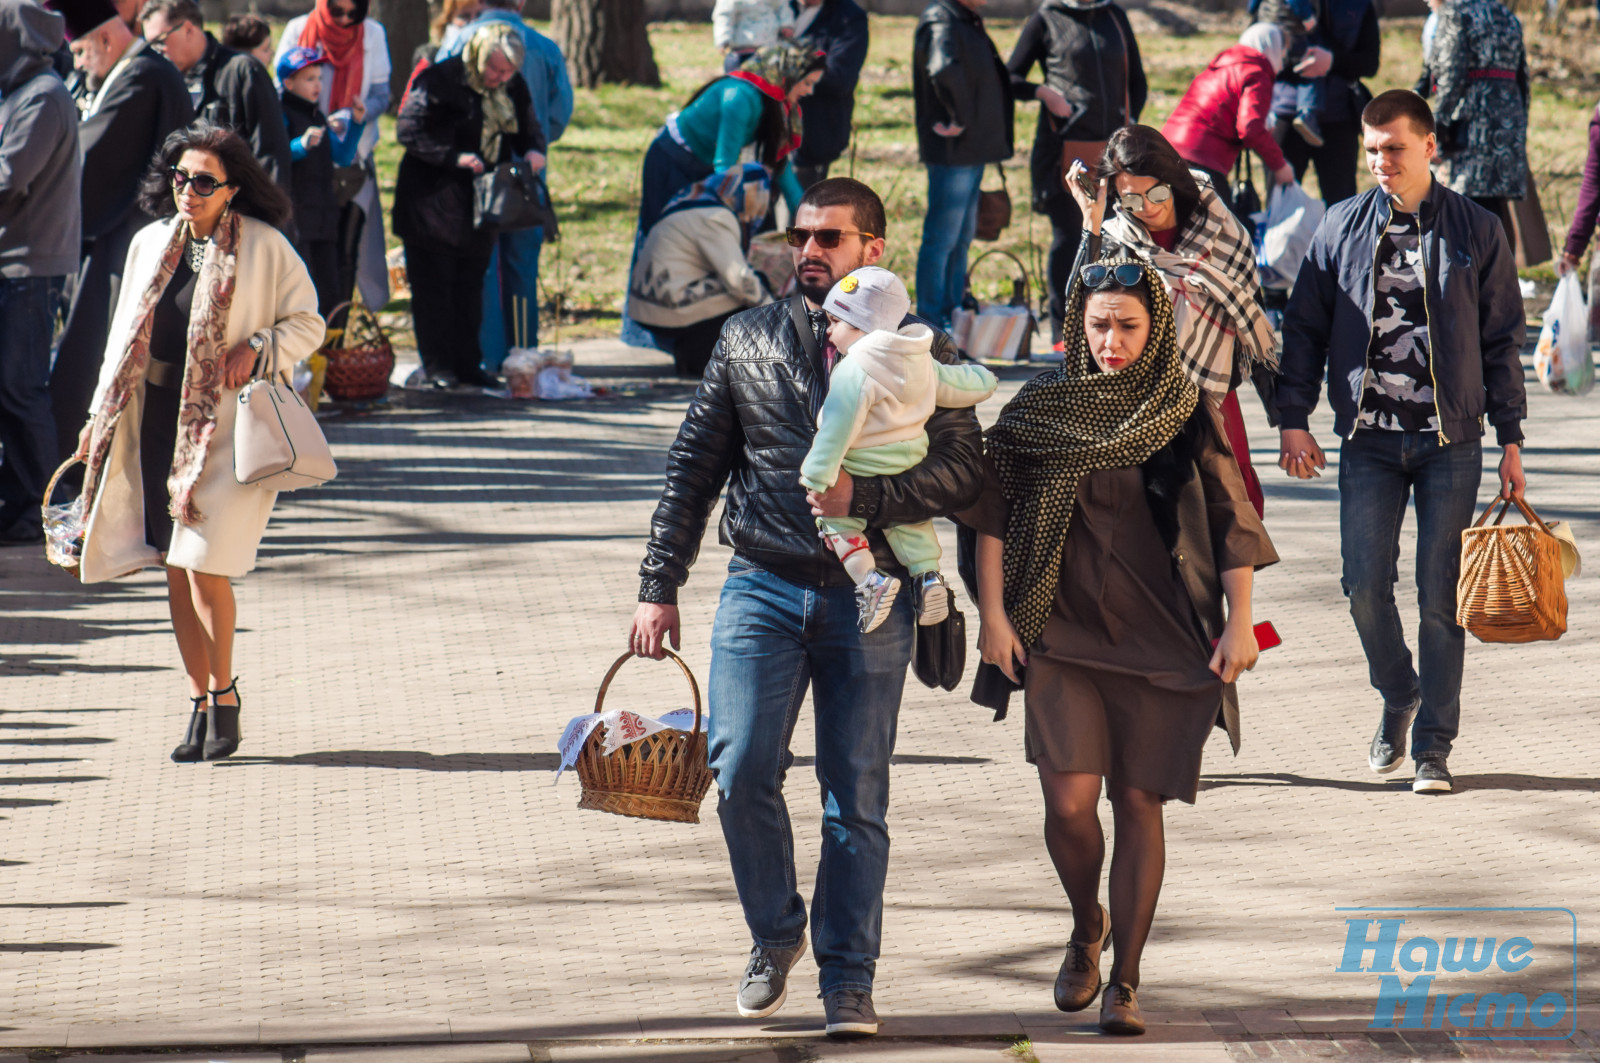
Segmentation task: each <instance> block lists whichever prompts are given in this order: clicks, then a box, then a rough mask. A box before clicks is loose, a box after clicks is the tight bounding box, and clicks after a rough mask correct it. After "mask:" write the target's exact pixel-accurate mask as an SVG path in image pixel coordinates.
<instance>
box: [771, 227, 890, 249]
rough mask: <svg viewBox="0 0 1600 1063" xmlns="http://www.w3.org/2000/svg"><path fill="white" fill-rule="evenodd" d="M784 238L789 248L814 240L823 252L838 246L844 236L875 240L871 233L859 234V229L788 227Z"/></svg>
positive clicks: (801, 245) (804, 244) (802, 245)
mask: <svg viewBox="0 0 1600 1063" xmlns="http://www.w3.org/2000/svg"><path fill="white" fill-rule="evenodd" d="M784 236H785V237H787V238H788V240H789V246H790V247H804V246H806V244H807V243H808V242H809V241H812V240H815V241H816V242H817V246H818V247H820V248H822V249H823V250H824V251H832V250H833V249H834V248H836V247H838V246H839V241H840V240H842V239H844V238H845V237H846V236H859V237H861V239H863V240H876V239H877V237H876V236H873V235H872V234H871V233H864V232H861V231H860V230H859V229H796V228H794V227H793V226H790V227H789V228H788V229H786V230H784Z"/></svg>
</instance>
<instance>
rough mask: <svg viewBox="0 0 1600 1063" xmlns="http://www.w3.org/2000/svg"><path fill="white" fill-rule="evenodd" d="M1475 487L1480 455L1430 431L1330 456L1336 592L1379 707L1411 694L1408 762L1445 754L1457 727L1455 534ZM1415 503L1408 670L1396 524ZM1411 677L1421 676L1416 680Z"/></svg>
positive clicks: (1376, 434) (1355, 442) (1367, 441)
mask: <svg viewBox="0 0 1600 1063" xmlns="http://www.w3.org/2000/svg"><path fill="white" fill-rule="evenodd" d="M1482 479H1483V446H1482V444H1481V443H1480V442H1479V441H1478V440H1476V439H1474V440H1471V441H1469V442H1464V443H1452V444H1450V445H1448V446H1444V445H1441V444H1440V443H1439V437H1438V436H1437V435H1435V434H1433V433H1431V432H1388V431H1381V430H1375V429H1361V430H1358V431H1357V432H1356V433H1355V435H1354V436H1352V437H1351V438H1349V439H1347V440H1345V442H1344V446H1343V448H1342V449H1341V450H1340V453H1339V536H1340V551H1341V553H1342V555H1343V558H1344V579H1343V580H1342V581H1341V582H1342V585H1343V587H1344V593H1345V596H1346V597H1347V598H1349V599H1350V615H1351V617H1352V618H1354V620H1355V622H1356V633H1357V634H1358V635H1359V636H1360V637H1361V648H1362V650H1363V651H1364V652H1365V653H1366V655H1367V668H1368V671H1369V673H1370V675H1371V680H1372V686H1373V688H1374V689H1376V690H1377V691H1378V693H1380V694H1382V695H1383V701H1384V704H1385V705H1388V706H1392V707H1394V708H1404V707H1406V706H1408V705H1410V704H1411V703H1412V702H1414V701H1415V700H1416V699H1417V697H1418V696H1419V695H1420V696H1421V698H1422V707H1421V708H1420V709H1419V710H1418V712H1417V719H1416V724H1415V726H1414V727H1413V728H1412V731H1411V755H1412V757H1413V758H1416V757H1420V756H1422V755H1423V754H1425V753H1436V754H1440V755H1448V754H1449V752H1450V744H1451V742H1452V741H1454V739H1455V737H1456V733H1457V732H1458V731H1459V730H1460V725H1461V669H1462V659H1463V657H1464V655H1465V653H1466V632H1465V631H1463V630H1462V629H1461V627H1460V625H1458V624H1457V623H1456V580H1457V579H1458V578H1459V576H1460V574H1461V532H1462V531H1463V530H1464V529H1465V528H1466V527H1467V526H1468V525H1469V524H1471V523H1472V514H1473V510H1474V509H1475V508H1476V506H1477V504H1478V484H1479V482H1480V481H1481V480H1482ZM1413 492H1415V494H1416V500H1417V605H1418V607H1419V610H1420V612H1421V614H1422V615H1421V618H1420V621H1419V622H1418V624H1417V656H1418V660H1419V664H1420V667H1419V668H1413V667H1412V663H1411V651H1410V649H1408V648H1407V646H1406V641H1405V632H1404V631H1403V630H1402V629H1401V627H1400V610H1399V609H1398V608H1396V607H1395V602H1394V585H1395V583H1396V581H1398V580H1399V578H1400V571H1399V559H1400V525H1401V523H1402V522H1403V521H1404V519H1405V514H1406V500H1407V498H1408V497H1409V496H1410V495H1411V494H1412V493H1413ZM1419 672H1420V675H1419Z"/></svg>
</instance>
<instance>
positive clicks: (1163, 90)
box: [378, 13, 1595, 343]
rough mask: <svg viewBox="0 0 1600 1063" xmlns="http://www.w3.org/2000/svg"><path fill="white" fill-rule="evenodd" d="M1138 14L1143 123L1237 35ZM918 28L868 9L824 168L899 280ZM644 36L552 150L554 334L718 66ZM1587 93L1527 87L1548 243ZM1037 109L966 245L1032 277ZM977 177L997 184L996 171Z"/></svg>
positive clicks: (1397, 53) (387, 175) (1040, 224)
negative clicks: (869, 197) (870, 209)
mask: <svg viewBox="0 0 1600 1063" xmlns="http://www.w3.org/2000/svg"><path fill="white" fill-rule="evenodd" d="M1134 18H1135V28H1136V30H1137V31H1138V32H1139V48H1140V51H1141V52H1142V54H1143V57H1144V63H1145V69H1146V72H1147V74H1148V76H1149V79H1150V84H1151V94H1150V102H1149V104H1148V105H1147V106H1146V108H1145V112H1144V114H1143V116H1142V119H1143V121H1144V122H1145V123H1146V124H1149V125H1154V126H1157V127H1159V126H1160V125H1161V124H1162V123H1163V122H1164V121H1165V120H1166V117H1167V115H1168V114H1169V113H1171V111H1172V108H1173V107H1174V106H1175V105H1176V104H1177V102H1178V100H1179V98H1180V97H1181V96H1182V95H1183V92H1184V90H1185V89H1186V88H1187V87H1188V85H1189V82H1190V81H1191V80H1192V79H1193V78H1194V76H1195V75H1196V74H1198V73H1199V72H1200V71H1201V70H1202V69H1204V67H1205V66H1206V64H1207V63H1208V62H1209V61H1210V59H1211V57H1212V56H1213V55H1215V54H1216V53H1217V52H1219V51H1221V50H1222V49H1223V48H1226V47H1228V46H1229V45H1230V44H1232V43H1233V41H1234V36H1233V35H1232V34H1225V33H1195V34H1192V35H1189V36H1182V37H1179V36H1175V35H1173V34H1171V33H1169V32H1167V31H1164V30H1161V29H1159V28H1157V27H1156V26H1155V24H1154V23H1151V22H1150V21H1148V20H1146V19H1144V18H1143V17H1142V16H1141V15H1139V14H1137V13H1136V14H1135V16H1134ZM1241 18H1242V16H1241ZM915 25H916V20H915V19H912V18H900V17H894V18H890V17H877V16H873V17H872V47H871V51H870V52H869V54H868V57H867V63H866V66H865V68H864V69H863V71H862V77H861V85H860V87H859V88H858V89H857V93H856V112H855V122H856V130H855V143H854V145H853V148H852V150H851V152H848V153H847V154H846V155H845V157H844V158H842V159H840V160H839V162H838V163H837V164H836V165H835V166H834V168H833V173H834V174H836V175H847V176H854V177H856V178H858V179H860V180H863V181H866V182H867V183H868V184H870V185H872V186H873V187H874V188H876V189H877V190H878V192H879V194H880V195H882V196H883V198H884V203H885V205H886V206H887V208H888V213H889V237H890V239H889V253H888V256H887V262H886V263H885V264H886V265H887V266H888V268H890V269H893V270H895V271H896V272H898V273H899V274H900V275H901V277H902V278H903V279H904V280H905V281H906V283H907V286H908V287H912V282H913V281H914V273H915V265H916V257H917V244H918V240H919V236H920V232H921V227H922V215H923V210H924V208H925V206H926V194H927V185H926V178H925V177H924V172H923V170H922V168H921V166H920V164H919V163H918V159H917V146H916V135H915V131H914V129H913V127H912V100H911V73H910V69H909V66H910V58H911V36H912V31H913V29H914V27H915ZM988 27H989V31H990V34H991V35H992V36H993V37H994V40H995V43H996V45H997V46H998V47H999V48H1000V51H1001V54H1002V55H1005V54H1009V51H1010V48H1011V45H1012V43H1013V42H1014V41H1015V39H1016V36H1017V34H1018V32H1019V31H1020V29H1021V24H1020V23H1018V22H1014V21H1003V20H994V21H990V22H989V23H988ZM546 28H547V27H545V26H542V25H541V26H540V29H546ZM1420 35H1421V20H1420V19H1396V20H1390V21H1388V22H1386V23H1385V26H1384V37H1383V55H1384V64H1383V68H1382V69H1381V70H1380V71H1379V73H1378V76H1377V77H1375V78H1373V79H1371V80H1370V81H1369V82H1368V86H1369V87H1370V88H1371V89H1372V90H1373V91H1374V92H1381V91H1383V90H1385V89H1390V88H1408V87H1410V86H1411V85H1412V84H1413V82H1414V81H1415V80H1416V77H1417V73H1418V71H1419V69H1420V66H1421V59H1420V52H1421V46H1420ZM650 39H651V43H652V44H653V46H654V48H655V54H656V60H657V62H658V63H659V64H660V66H661V73H662V77H663V79H664V81H665V86H664V87H663V88H660V89H638V88H620V87H605V88H601V89H596V90H582V89H580V90H579V91H578V101H577V111H576V113H575V115H574V116H573V120H572V124H571V126H570V127H569V128H568V129H567V132H566V135H565V136H563V137H562V138H561V140H560V141H559V142H558V143H557V144H556V145H555V147H554V149H553V150H552V152H551V155H550V165H551V192H552V195H553V196H554V198H555V201H556V207H557V210H558V211H559V212H560V216H561V226H562V240H561V242H560V243H559V244H558V245H555V246H546V248H545V252H544V258H543V261H542V264H541V269H542V273H543V276H542V278H541V280H542V284H543V286H544V289H545V298H544V303H545V305H546V307H549V306H550V305H551V304H552V302H553V300H554V298H555V295H556V294H557V292H560V293H562V299H563V305H564V306H566V307H567V308H568V313H567V314H565V315H564V318H565V320H564V322H563V327H562V333H563V335H564V336H567V337H570V338H576V337H579V336H593V335H614V334H615V332H616V329H617V321H618V313H619V310H620V307H621V302H622V292H623V289H624V286H625V281H626V276H625V274H626V271H627V267H628V258H629V254H630V251H631V247H632V242H633V227H634V218H635V214H636V211H637V209H638V197H639V171H640V164H641V162H642V160H643V157H644V152H645V148H646V147H647V146H648V145H649V143H650V140H651V138H652V137H653V136H654V135H655V133H656V130H657V129H658V128H659V127H660V125H661V122H662V119H663V118H664V116H665V115H666V114H667V112H668V111H671V110H674V109H676V108H677V107H678V106H680V105H681V104H682V103H683V102H684V101H685V100H686V99H687V98H688V97H689V95H690V94H691V93H693V92H694V90H695V89H696V88H698V87H699V86H700V85H701V84H703V83H704V82H705V81H707V80H708V79H709V78H711V77H712V76H713V75H715V74H717V73H718V72H720V70H721V62H720V56H719V55H718V54H717V52H716V51H715V49H714V48H713V47H712V45H711V29H710V26H709V25H707V24H703V23H677V22H667V23H656V24H653V25H652V26H651V27H650ZM1594 103H1595V97H1594V94H1593V88H1592V87H1585V85H1584V84H1583V83H1580V82H1578V81H1576V80H1563V81H1552V80H1550V79H1547V78H1541V79H1539V80H1538V81H1536V84H1535V87H1534V100H1533V110H1532V116H1531V121H1530V133H1529V138H1528V139H1529V154H1530V156H1531V162H1532V165H1533V169H1534V173H1535V175H1536V177H1537V179H1538V183H1539V192H1540V196H1541V198H1542V199H1543V202H1544V208H1545V212H1546V215H1547V217H1548V219H1549V224H1550V229H1551V235H1552V238H1553V239H1554V240H1555V242H1556V245H1557V247H1559V246H1560V241H1561V239H1562V238H1563V237H1564V236H1565V232H1566V227H1567V219H1568V217H1569V216H1570V214H1571V212H1572V209H1573V206H1574V204H1575V202H1576V199H1577V187H1578V180H1579V177H1580V175H1581V173H1582V170H1583V161H1584V156H1585V153H1586V150H1587V124H1588V118H1589V114H1590V112H1591V111H1592V109H1593V107H1594ZM1037 107H1038V104H1026V105H1019V106H1018V107H1017V119H1016V121H1017V135H1016V143H1017V155H1016V157H1015V158H1014V159H1013V160H1012V161H1011V162H1009V163H1007V167H1006V168H1007V174H1008V178H1009V185H1010V189H1011V197H1012V203H1013V212H1012V224H1011V227H1010V228H1009V229H1008V230H1007V231H1006V232H1005V233H1004V234H1003V235H1002V237H1001V239H1000V240H999V241H998V242H996V243H994V244H976V245H974V248H973V251H974V254H975V255H976V254H978V253H981V252H982V251H985V250H988V249H989V248H991V247H998V248H1003V249H1005V250H1008V251H1010V252H1012V253H1013V254H1015V255H1016V256H1017V257H1018V258H1020V259H1021V260H1022V261H1023V262H1025V263H1026V264H1027V268H1028V270H1029V271H1030V273H1031V274H1032V276H1033V279H1034V283H1035V285H1037V284H1038V282H1039V276H1040V272H1041V270H1040V265H1041V263H1042V255H1043V252H1044V249H1045V248H1046V247H1047V246H1048V245H1049V241H1050V226H1049V223H1048V222H1047V221H1046V220H1045V219H1043V218H1042V217H1040V216H1038V215H1035V214H1033V213H1032V212H1031V211H1030V210H1029V209H1028V202H1029V198H1030V192H1031V188H1030V182H1029V178H1028V173H1027V153H1028V150H1029V148H1030V147H1031V145H1032V139H1033V129H1034V126H1035V123H1036V121H1037V118H1036V110H1037ZM399 157H400V148H399V146H398V145H397V144H396V143H395V141H394V133H393V124H392V120H390V119H387V118H386V119H385V120H384V138H383V141H382V143H381V145H380V147H379V155H378V159H379V167H380V171H381V175H382V179H383V191H384V197H385V201H386V203H387V202H388V200H389V199H390V197H391V196H392V195H393V177H394V169H395V167H396V166H397V165H398V163H399ZM1258 174H1259V167H1258ZM1362 178H1363V186H1365V184H1366V183H1370V179H1369V178H1366V175H1365V173H1364V172H1363V174H1362ZM986 184H987V185H988V186H989V187H994V186H995V185H996V184H997V181H996V179H995V178H994V176H993V173H992V171H991V174H990V176H989V178H988V180H987V182H986ZM1313 186H1314V182H1313ZM392 242H393V237H392V235H391V243H392ZM998 258H999V256H996V259H998ZM996 259H991V260H990V261H989V262H987V263H984V264H983V266H982V267H980V269H979V271H978V276H977V277H976V278H975V281H976V282H977V287H978V288H979V290H980V294H985V293H999V292H1001V291H1002V290H1003V291H1005V292H1007V293H1009V291H1010V281H1011V277H1012V275H1014V274H1015V272H1016V270H1015V268H1014V267H1012V266H1010V265H1009V263H1006V262H1003V261H998V262H997V261H996ZM1525 275H1527V276H1532V277H1537V278H1543V279H1549V278H1551V277H1553V272H1552V270H1551V268H1550V267H1549V266H1548V265H1547V266H1543V267H1539V268H1537V269H1534V270H1530V271H1527V272H1526V274H1525ZM1037 295H1038V292H1037V291H1035V296H1036V297H1037ZM545 320H546V322H547V325H546V328H545V329H544V330H543V331H544V338H545V342H547V343H549V342H551V340H552V338H553V337H552V336H551V333H550V329H549V325H548V322H549V321H550V317H549V315H548V312H547V314H546V318H545Z"/></svg>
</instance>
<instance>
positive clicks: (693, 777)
mask: <svg viewBox="0 0 1600 1063" xmlns="http://www.w3.org/2000/svg"><path fill="white" fill-rule="evenodd" d="M662 652H663V653H665V654H666V655H667V656H668V657H670V658H671V659H672V660H673V661H674V662H675V663H676V664H677V666H678V667H679V668H680V669H682V670H683V676H684V678H685V679H687V680H688V681H689V690H690V691H691V692H692V693H693V695H694V731H693V732H692V733H690V734H685V733H684V732H682V731H671V730H669V731H657V732H656V733H655V734H653V735H648V736H646V737H645V738H642V739H640V740H639V741H637V742H633V743H631V744H629V745H625V746H623V747H622V748H621V749H618V750H617V751H616V752H615V753H612V754H609V755H607V754H605V753H603V752H601V747H602V745H603V742H604V729H603V728H598V727H597V728H595V731H594V733H593V734H591V735H590V736H589V737H588V739H587V740H586V741H585V742H584V743H583V749H581V750H580V751H579V752H578V763H577V770H578V781H579V782H581V783H582V784H583V797H582V798H580V799H579V801H578V807H579V808H592V809H595V810H596V811H600V812H614V813H616V814H617V815H619V816H637V817H639V818H640V819H664V820H669V821H671V822H674V823H699V822H700V802H701V801H703V800H704V799H705V796H706V791H707V790H708V789H710V787H711V768H710V767H709V766H708V765H707V763H706V735H705V731H704V730H703V729H702V725H701V712H700V684H699V683H697V682H695V678H694V673H693V672H691V671H689V666H688V665H686V664H684V663H683V659H682V658H681V657H679V656H678V655H677V654H675V653H673V652H672V651H671V650H669V649H667V648H666V647H662ZM633 659H634V655H633V654H632V653H624V654H623V655H622V656H621V657H618V658H617V661H616V663H615V664H613V665H612V666H611V670H610V671H609V672H607V673H606V677H605V679H603V680H602V681H601V683H600V693H599V694H598V695H597V696H596V697H595V699H594V711H595V712H597V713H599V712H603V711H604V710H605V702H606V691H607V690H609V689H610V688H611V681H612V680H613V679H615V678H616V675H617V673H618V672H619V671H621V670H622V666H623V665H624V664H627V663H628V662H629V661H630V660H633Z"/></svg>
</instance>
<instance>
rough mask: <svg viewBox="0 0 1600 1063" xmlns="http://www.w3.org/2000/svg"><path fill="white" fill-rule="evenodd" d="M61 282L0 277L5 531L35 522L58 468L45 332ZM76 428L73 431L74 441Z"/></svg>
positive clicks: (0, 478) (0, 466) (0, 513)
mask: <svg viewBox="0 0 1600 1063" xmlns="http://www.w3.org/2000/svg"><path fill="white" fill-rule="evenodd" d="M64 279H65V278H63V277H18V278H15V279H11V278H5V277H0V519H3V520H4V522H5V524H6V525H8V526H9V525H10V524H12V523H14V522H15V521H16V520H17V519H18V518H19V517H22V516H24V515H29V514H31V515H32V517H33V518H34V519H35V520H37V519H38V517H39V502H40V500H41V498H42V496H43V495H44V486H45V484H46V483H47V482H48V481H49V479H50V474H51V473H52V472H53V471H55V467H56V464H57V462H56V422H55V417H54V416H52V414H51V412H50V332H51V326H52V324H53V322H54V319H55V314H56V308H57V306H58V304H59V303H60V301H61V285H62V281H63V280H64ZM80 428H82V425H73V426H72V433H73V437H74V439H76V436H77V433H78V430H79V429H80ZM0 530H4V529H3V528H0Z"/></svg>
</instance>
